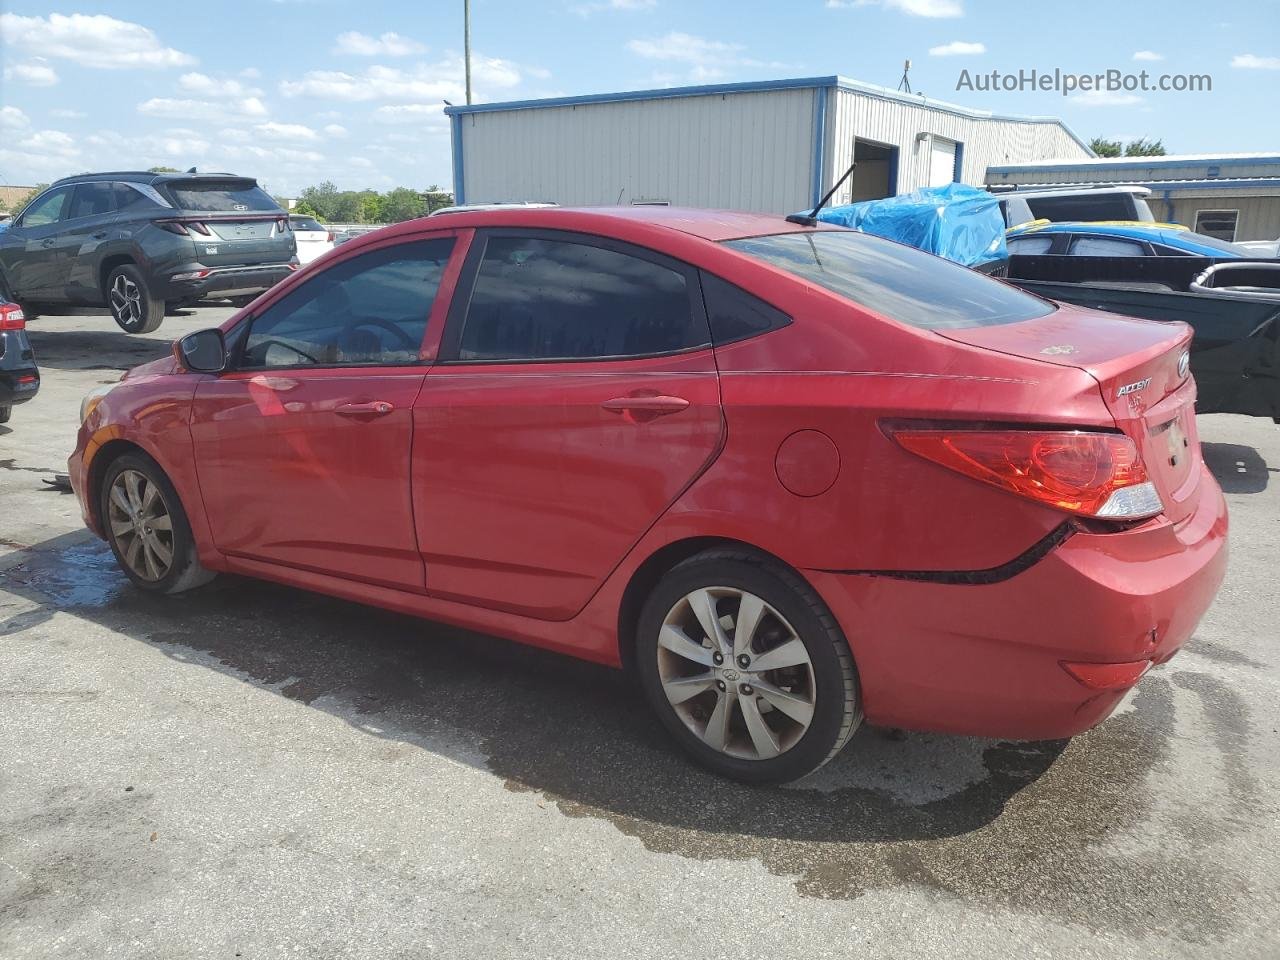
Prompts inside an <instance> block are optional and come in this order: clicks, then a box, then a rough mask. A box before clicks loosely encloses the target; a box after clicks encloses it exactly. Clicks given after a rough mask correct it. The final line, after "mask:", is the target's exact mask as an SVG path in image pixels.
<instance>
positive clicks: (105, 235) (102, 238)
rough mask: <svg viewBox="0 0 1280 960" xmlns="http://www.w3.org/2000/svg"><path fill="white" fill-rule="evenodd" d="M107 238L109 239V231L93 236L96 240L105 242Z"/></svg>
mask: <svg viewBox="0 0 1280 960" xmlns="http://www.w3.org/2000/svg"><path fill="white" fill-rule="evenodd" d="M106 238H107V231H105V230H102V231H100V232H98V233H95V234H93V239H94V240H105V239H106Z"/></svg>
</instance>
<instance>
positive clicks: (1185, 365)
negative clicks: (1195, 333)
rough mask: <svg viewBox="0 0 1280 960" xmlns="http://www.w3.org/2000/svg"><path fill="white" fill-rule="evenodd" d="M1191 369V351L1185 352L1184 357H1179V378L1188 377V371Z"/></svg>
mask: <svg viewBox="0 0 1280 960" xmlns="http://www.w3.org/2000/svg"><path fill="white" fill-rule="evenodd" d="M1190 369H1191V351H1190V350H1183V351H1182V356H1180V357H1178V377H1179V378H1182V377H1185V376H1186V375H1187V371H1188V370H1190Z"/></svg>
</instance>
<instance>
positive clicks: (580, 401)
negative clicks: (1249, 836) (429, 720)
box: [70, 207, 1227, 781]
mask: <svg viewBox="0 0 1280 960" xmlns="http://www.w3.org/2000/svg"><path fill="white" fill-rule="evenodd" d="M1190 338H1191V334H1190V331H1189V329H1188V328H1187V327H1186V326H1184V325H1182V324H1163V323H1152V322H1147V321H1142V320H1130V319H1125V318H1118V317H1116V316H1114V315H1111V314H1099V313H1095V312H1093V311H1090V310H1085V309H1080V308H1076V307H1069V306H1062V305H1059V304H1055V303H1052V302H1049V301H1046V300H1041V299H1039V298H1036V297H1033V296H1031V295H1029V294H1026V293H1023V292H1021V291H1019V290H1017V289H1014V288H1012V287H1010V286H1008V285H1006V284H1004V283H1001V282H999V281H997V280H992V279H989V278H987V277H984V276H981V275H979V274H977V273H974V272H972V271H969V270H966V269H963V268H961V267H958V266H956V265H954V264H951V263H948V262H946V261H943V260H939V259H937V258H934V257H932V256H929V255H927V254H924V253H920V252H919V251H916V250H913V249H910V248H908V247H904V246H900V245H898V244H894V243H890V242H888V241H884V240H879V239H876V238H874V237H869V236H865V235H863V234H858V233H854V232H850V231H846V230H840V229H835V228H830V227H826V226H818V227H806V226H803V225H797V224H793V223H788V222H786V221H784V220H783V219H781V218H777V217H768V216H757V215H748V214H736V213H722V212H712V211H692V210H678V209H670V208H658V207H636V208H631V209H617V210H605V209H598V210H563V209H542V210H516V209H511V210H494V211H486V212H476V213H457V214H453V215H450V216H449V217H440V218H434V219H431V220H417V221H411V222H409V223H404V224H400V225H399V226H396V227H392V228H388V229H385V230H380V231H378V232H377V233H374V234H371V235H369V236H367V237H364V238H362V239H360V240H356V241H353V242H351V243H349V244H346V245H344V246H342V247H341V248H339V249H338V250H337V251H335V252H333V253H331V254H329V255H328V256H326V257H324V258H323V259H321V260H320V261H318V262H317V263H316V264H315V265H313V266H311V267H308V268H307V269H305V270H302V271H300V272H299V273H298V274H297V275H296V276H293V277H291V278H289V279H288V280H286V281H285V282H283V283H281V284H280V285H278V286H277V287H275V288H274V289H273V290H271V291H269V292H268V293H266V294H264V295H263V296H262V297H260V298H259V299H258V300H257V301H256V302H254V303H253V304H251V305H250V306H249V307H247V308H245V309H244V310H242V311H240V312H239V313H238V314H237V315H236V316H234V317H232V319H230V320H229V321H227V322H226V323H225V324H224V325H223V326H222V327H221V328H220V329H218V330H206V331H201V332H199V333H194V334H191V335H190V336H188V337H186V338H184V339H183V340H181V341H179V342H178V343H177V344H175V348H174V356H173V358H172V359H166V360H162V361H158V362H155V363H151V364H147V365H145V366H143V367H139V368H137V369H136V370H133V371H131V372H130V373H129V374H128V375H127V376H126V378H125V379H124V380H123V382H121V383H120V384H118V385H116V386H114V387H112V388H111V389H110V390H109V391H104V392H101V393H96V394H92V395H90V396H89V397H87V398H86V401H85V407H84V410H83V411H82V413H83V425H82V427H81V428H80V435H79V442H78V444H77V447H76V451H75V453H74V455H73V456H72V457H71V461H70V468H71V477H72V480H73V483H74V485H75V488H76V491H77V493H78V495H79V497H80V501H81V505H82V508H83V512H84V517H85V522H86V523H87V524H88V525H89V526H90V528H92V529H93V530H94V531H95V532H97V533H98V534H99V535H101V536H103V537H105V538H106V539H107V540H108V541H109V542H110V544H111V547H112V549H113V551H114V552H115V554H116V557H117V558H118V560H119V562H120V565H121V567H122V568H123V569H124V572H125V573H126V574H127V575H128V577H129V578H130V579H131V580H132V581H133V582H134V583H135V584H137V586H138V587H140V588H142V589H144V590H150V591H155V592H162V593H175V592H178V591H181V590H185V589H188V588H191V587H194V586H197V585H199V584H202V583H204V582H205V581H207V580H208V579H209V578H211V577H212V576H213V575H214V573H215V572H216V571H229V572H233V573H237V574H242V575H247V576H253V577H261V578H264V579H268V580H275V581H278V582H280V583H285V584H290V585H293V586H296V587H302V588H304V589H309V590H316V591H319V592H322V593H328V594H333V595H335V596H339V597H345V598H347V599H349V600H356V601H360V602H364V603H369V604H373V605H376V606H380V607H386V608H388V609H391V610H397V611H401V612H404V613H410V614H415V615H418V616H422V617H427V618H430V619H433V620H439V621H445V622H448V623H453V624H459V625H462V626H465V627H470V628H473V629H476V630H481V631H486V632H489V633H494V634H500V635H502V636H506V637H510V638H512V639H515V640H519V641H523V642H526V643H531V644H536V645H538V646H542V647H548V648H550V649H553V650H558V651H561V652H564V653H568V654H572V655H575V656H579V657H584V658H587V659H590V660H596V661H599V662H602V663H607V664H613V665H618V666H626V667H629V668H630V669H633V670H634V671H635V672H636V674H637V675H638V676H639V678H640V680H641V682H642V684H643V686H644V689H645V691H646V693H647V695H648V698H649V700H650V701H651V703H652V705H653V707H654V709H655V710H656V711H657V713H658V716H659V717H660V718H661V719H662V722H663V723H664V724H665V725H666V727H667V728H668V729H669V730H670V731H671V733H672V735H673V736H674V737H675V739H676V740H677V741H678V742H679V743H680V744H681V745H682V746H683V747H684V748H685V749H686V750H688V751H689V752H690V753H691V754H692V755H693V756H694V757H695V758H696V759H698V760H699V761H700V762H702V763H703V764H705V765H706V766H708V767H710V768H711V769H713V770H716V771H718V772H720V773H722V774H724V775H727V776H731V777H737V778H740V779H743V780H752V781H781V780H789V779H794V778H796V777H799V776H803V775H804V774H806V773H808V772H810V771H811V770H813V769H815V768H816V767H818V766H820V765H821V764H822V763H824V762H825V761H826V760H828V759H830V758H831V757H832V756H834V755H835V753H836V752H837V751H839V750H840V748H841V747H842V746H843V745H844V744H845V742H846V741H848V739H849V737H850V736H851V735H852V733H853V731H854V730H855V729H856V728H857V726H858V725H859V723H860V722H861V721H862V719H863V718H864V717H865V718H866V719H867V720H868V721H869V722H871V723H874V724H882V725H887V726H894V727H904V728H912V729H927V730H942V731H951V732H957V733H968V734H980V735H986V736H996V737H1003V738H1018V739H1038V738H1052V737H1067V736H1071V735H1073V734H1076V733H1079V732H1081V731H1083V730H1086V729H1088V728H1089V727H1091V726H1093V725H1094V724H1096V723H1098V722H1100V721H1101V720H1102V719H1104V718H1105V717H1106V716H1107V715H1108V714H1109V713H1110V712H1111V711H1112V710H1113V709H1114V707H1115V706H1116V704H1117V703H1118V702H1119V700H1120V698H1121V697H1122V696H1123V695H1124V693H1125V691H1126V690H1128V689H1129V688H1130V687H1132V686H1133V685H1134V684H1135V683H1137V682H1138V680H1139V678H1140V677H1141V676H1142V675H1143V674H1144V673H1145V672H1146V671H1147V670H1148V669H1149V668H1150V667H1151V666H1152V665H1154V664H1159V663H1162V662H1163V661H1165V660H1167V659H1168V658H1170V657H1171V656H1173V655H1174V653H1176V652H1177V650H1178V648H1179V647H1181V646H1182V644H1184V643H1185V642H1186V641H1187V639H1188V638H1189V637H1190V636H1191V633H1192V631H1193V630H1194V629H1195V626H1196V623H1197V622H1198V621H1199V619H1200V617H1201V616H1202V615H1203V613H1204V612H1205V610H1206V608H1207V607H1208V606H1209V604H1210V602H1211V601H1212V600H1213V597H1214V594H1215V592H1216V591H1217V589H1218V586H1219V584H1220V582H1221V580H1222V576H1223V572H1224V570H1225V567H1226V559H1227V551H1226V534H1227V515H1226V507H1225V504H1224V502H1223V498H1222V494H1221V491H1220V490H1219V488H1218V485H1217V484H1216V483H1215V482H1214V479H1213V477H1212V476H1211V475H1210V474H1209V472H1208V471H1207V469H1206V468H1205V466H1204V464H1203V463H1202V461H1201V458H1200V448H1199V442H1198V440H1197V436H1196V422H1195V415H1194V401H1195V384H1194V382H1193V380H1192V379H1191V378H1190V377H1189V376H1188V373H1187V345H1188V342H1189V341H1190Z"/></svg>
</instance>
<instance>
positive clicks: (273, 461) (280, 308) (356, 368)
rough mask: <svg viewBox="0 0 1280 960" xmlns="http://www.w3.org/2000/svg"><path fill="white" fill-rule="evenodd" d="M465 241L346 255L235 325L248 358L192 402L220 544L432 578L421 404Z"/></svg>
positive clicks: (324, 568)
mask: <svg viewBox="0 0 1280 960" xmlns="http://www.w3.org/2000/svg"><path fill="white" fill-rule="evenodd" d="M454 242H455V238H454V237H453V236H452V235H451V234H449V233H446V232H442V233H440V234H437V235H435V236H433V237H431V238H428V239H418V240H411V241H402V242H398V243H393V244H387V245H383V246H379V247H377V248H375V249H373V250H370V251H365V252H361V253H359V254H358V255H356V256H350V257H347V258H345V259H344V260H341V261H339V262H337V263H335V264H332V265H331V266H329V267H328V268H326V269H325V270H323V271H321V272H319V273H317V274H316V275H314V276H313V277H311V278H310V279H308V280H306V281H305V282H303V283H301V284H299V285H298V286H296V287H294V288H293V289H292V290H290V291H289V293H288V294H286V295H285V296H283V297H281V298H280V299H278V300H276V301H275V302H273V303H271V304H270V305H269V306H267V307H266V308H265V309H264V310H263V312H261V313H260V314H259V315H257V316H254V317H252V318H251V319H249V320H248V321H246V324H247V329H237V330H236V331H235V332H234V333H233V335H232V338H231V339H232V341H233V342H234V343H235V344H236V347H235V348H234V349H233V354H234V359H233V366H234V369H232V370H231V371H230V372H228V373H224V374H222V375H221V376H219V377H216V378H210V379H207V380H204V381H202V382H201V383H200V385H199V386H198V387H197V389H196V395H195V399H194V402H193V404H192V424H191V434H192V438H193V440H194V443H195V455H196V468H197V471H198V474H199V478H200V490H201V493H202V495H203V498H204V504H205V508H206V510H207V512H208V515H209V522H210V526H211V527H212V529H213V538H214V542H215V543H216V544H217V547H218V549H219V550H221V551H222V552H224V553H226V554H229V555H231V556H237V557H245V558H249V559H253V560H260V561H265V562H269V563H276V564H284V565H287V566H292V567H299V568H303V569H308V570H315V571H319V572H321V573H327V574H331V575H334V576H339V577H344V578H347V579H351V580H362V581H366V582H370V583H376V584H381V585H385V586H391V587H395V588H398V589H409V590H421V589H422V583H423V575H422V558H421V557H420V555H419V553H418V545H417V540H416V537H415V533H414V516H413V504H412V503H411V501H410V496H409V490H410V478H409V456H410V452H411V449H412V436H413V405H414V401H415V399H416V398H417V395H418V391H419V390H420V389H421V387H422V381H423V377H424V375H425V372H426V362H425V360H424V359H423V353H422V343H423V339H424V333H425V330H426V328H427V326H428V320H429V318H431V317H432V314H433V309H434V303H435V299H436V292H437V290H438V289H439V286H440V281H441V278H442V276H443V274H444V270H445V267H446V265H447V263H448V260H449V257H450V254H451V252H452V249H453V246H454ZM433 322H435V323H436V324H441V323H443V316H442V315H441V316H439V317H437V318H436V319H435V320H434V321H433Z"/></svg>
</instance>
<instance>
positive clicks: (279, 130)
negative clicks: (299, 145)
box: [253, 120, 320, 142]
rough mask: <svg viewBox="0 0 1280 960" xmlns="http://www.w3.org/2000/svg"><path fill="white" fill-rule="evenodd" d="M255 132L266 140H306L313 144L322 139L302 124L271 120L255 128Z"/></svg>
mask: <svg viewBox="0 0 1280 960" xmlns="http://www.w3.org/2000/svg"><path fill="white" fill-rule="evenodd" d="M253 129H254V131H255V132H256V133H257V134H258V136H260V137H262V138H263V139H264V140H285V141H289V140H293V141H298V140H305V141H307V142H312V141H315V140H319V139H320V135H319V134H318V133H316V132H315V131H314V130H312V129H311V128H310V127H307V126H303V125H302V124H300V123H276V122H275V121H274V120H269V121H267V122H266V123H259V124H257V125H256V126H254V128H253Z"/></svg>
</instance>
